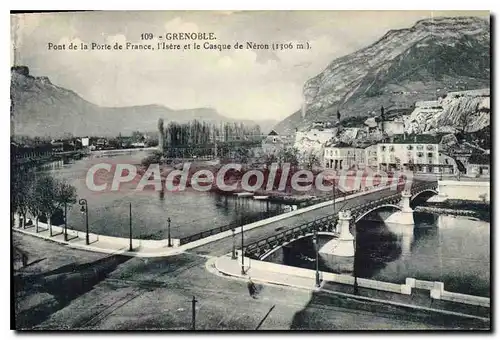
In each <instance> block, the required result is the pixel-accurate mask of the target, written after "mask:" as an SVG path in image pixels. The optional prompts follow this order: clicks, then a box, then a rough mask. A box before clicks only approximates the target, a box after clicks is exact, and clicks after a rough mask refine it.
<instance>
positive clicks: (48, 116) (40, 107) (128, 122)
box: [11, 66, 277, 137]
mask: <svg viewBox="0 0 500 340" xmlns="http://www.w3.org/2000/svg"><path fill="white" fill-rule="evenodd" d="M11 98H12V99H13V125H14V129H15V133H16V134H18V135H28V136H53V137H59V136H62V135H63V134H65V133H71V134H73V135H74V136H84V135H100V136H116V135H118V134H119V133H121V134H122V135H127V134H131V133H132V132H133V131H154V130H156V126H157V121H158V118H163V119H164V121H165V123H166V124H167V123H168V122H169V121H177V122H187V121H190V120H193V119H198V120H202V121H207V122H212V123H217V124H219V123H221V122H242V123H245V124H252V125H253V124H259V125H260V126H261V129H262V131H263V132H264V133H266V132H269V131H270V129H271V127H272V126H273V125H275V124H276V123H277V121H261V122H256V121H251V120H235V119H231V118H228V117H225V116H222V115H220V114H218V113H217V111H216V110H214V109H210V108H194V109H186V110H173V109H170V108H168V107H165V106H161V105H145V106H131V107H101V106H98V105H95V104H93V103H90V102H88V101H86V100H85V99H83V98H82V97H80V96H79V95H78V94H76V93H75V92H73V91H71V90H68V89H65V88H63V87H60V86H57V85H54V84H52V83H51V82H50V80H49V78H47V77H33V76H31V75H30V74H29V69H28V67H26V66H15V67H12V69H11Z"/></svg>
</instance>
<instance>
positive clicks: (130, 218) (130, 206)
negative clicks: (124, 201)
mask: <svg viewBox="0 0 500 340" xmlns="http://www.w3.org/2000/svg"><path fill="white" fill-rule="evenodd" d="M128 207H129V210H128V211H129V214H128V222H129V235H130V239H129V240H130V245H129V251H133V250H134V249H133V248H132V202H130V203H129V205H128Z"/></svg>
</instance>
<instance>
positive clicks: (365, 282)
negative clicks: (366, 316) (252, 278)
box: [245, 257, 490, 308]
mask: <svg viewBox="0 0 500 340" xmlns="http://www.w3.org/2000/svg"><path fill="white" fill-rule="evenodd" d="M245 262H246V263H249V264H250V268H255V269H257V270H264V271H271V272H275V273H281V274H286V275H294V276H299V277H306V278H310V279H314V278H315V276H316V272H315V271H314V270H311V269H305V268H298V267H292V266H285V265H281V264H276V263H270V262H264V261H257V260H252V259H250V258H247V257H245ZM321 278H322V280H323V281H332V282H336V283H341V284H347V285H354V277H352V276H350V275H343V274H335V273H328V272H321ZM356 281H357V284H358V287H362V288H369V289H376V290H381V291H386V292H391V293H398V294H404V295H411V293H412V288H417V289H425V290H429V294H430V297H431V298H433V299H436V300H446V301H453V302H459V303H464V304H468V305H475V306H482V307H488V308H489V307H490V298H487V297H483V296H475V295H467V294H461V293H455V292H449V291H446V290H444V283H443V282H438V281H425V280H417V279H414V278H407V279H406V280H405V283H404V284H397V283H392V282H384V281H377V280H371V279H364V278H357V280H356Z"/></svg>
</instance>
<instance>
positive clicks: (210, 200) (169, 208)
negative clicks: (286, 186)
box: [44, 151, 280, 239]
mask: <svg viewBox="0 0 500 340" xmlns="http://www.w3.org/2000/svg"><path fill="white" fill-rule="evenodd" d="M147 155H148V153H147V152H144V151H138V152H133V153H131V154H128V155H120V156H106V157H96V156H89V157H86V158H83V159H80V160H70V161H69V162H65V163H63V162H62V161H59V162H53V163H50V164H46V165H45V166H44V171H50V172H51V173H52V174H53V175H54V176H56V177H60V178H63V179H66V180H67V181H68V182H69V183H71V184H72V185H73V186H75V188H76V191H77V196H78V199H80V198H85V199H87V200H88V207H89V225H90V232H92V233H97V234H104V235H108V236H118V237H128V236H129V204H132V226H133V237H134V238H142V239H165V238H167V218H170V219H171V236H172V237H173V238H181V237H186V236H190V235H193V234H196V233H199V232H201V231H205V230H208V229H212V228H216V227H220V226H223V225H227V224H230V223H235V222H238V221H239V220H240V219H242V218H245V217H251V216H257V215H260V214H261V213H264V212H265V211H266V210H267V209H268V207H267V205H266V202H263V201H258V200H253V199H252V198H239V199H238V198H237V197H235V196H222V195H219V194H216V193H210V192H199V191H194V190H188V189H187V190H185V191H180V192H168V191H166V192H165V193H164V194H163V195H162V194H161V193H160V192H158V191H155V190H153V188H152V187H149V190H142V191H134V190H130V189H131V188H130V187H127V184H125V185H124V186H122V187H120V190H119V191H116V192H114V191H110V190H105V191H102V192H93V191H91V190H89V189H88V188H87V184H86V182H85V178H86V174H87V171H88V169H89V168H90V167H91V166H92V165H93V164H96V163H108V164H118V163H127V164H140V162H141V160H142V159H143V158H144V157H146V156H147ZM279 207H280V206H279V205H277V204H269V210H273V209H277V208H279ZM68 227H69V228H71V229H76V230H82V231H83V230H85V216H84V214H82V213H81V212H80V206H78V204H75V205H73V206H72V207H71V209H69V211H68Z"/></svg>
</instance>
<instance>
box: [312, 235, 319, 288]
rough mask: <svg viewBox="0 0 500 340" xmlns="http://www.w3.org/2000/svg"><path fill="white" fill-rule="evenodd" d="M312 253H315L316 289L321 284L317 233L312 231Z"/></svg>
mask: <svg viewBox="0 0 500 340" xmlns="http://www.w3.org/2000/svg"><path fill="white" fill-rule="evenodd" d="M313 242H314V252H315V253H316V287H317V288H319V287H320V286H321V282H320V279H319V256H318V232H317V230H316V229H314V236H313Z"/></svg>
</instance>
